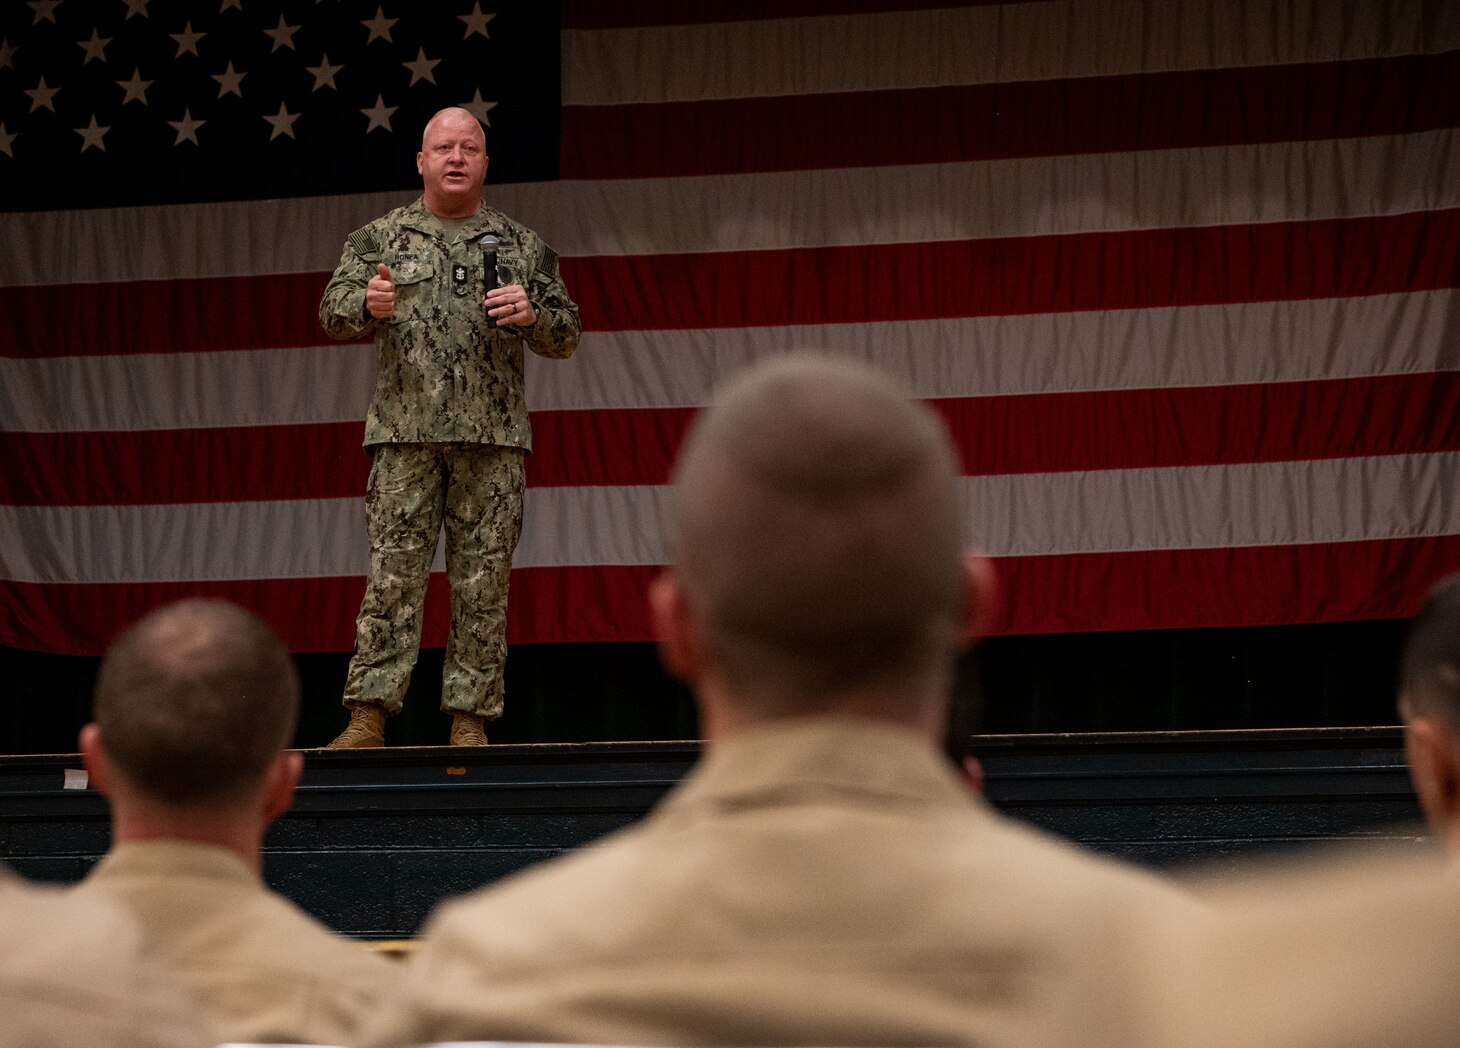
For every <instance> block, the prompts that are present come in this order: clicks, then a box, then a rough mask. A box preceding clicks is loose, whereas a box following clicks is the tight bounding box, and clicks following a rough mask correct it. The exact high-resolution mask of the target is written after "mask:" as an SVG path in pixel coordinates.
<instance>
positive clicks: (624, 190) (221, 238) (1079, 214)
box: [0, 128, 1460, 292]
mask: <svg viewBox="0 0 1460 1048" xmlns="http://www.w3.org/2000/svg"><path fill="white" fill-rule="evenodd" d="M487 196H488V200H489V201H490V202H491V203H492V204H493V205H494V206H496V207H499V208H501V209H502V210H503V211H505V212H506V213H507V214H510V215H512V216H513V217H514V218H517V219H519V220H520V221H523V222H525V223H527V225H529V226H530V227H532V228H533V229H536V230H538V231H539V232H540V233H541V234H542V235H543V236H544V237H545V238H546V239H547V240H548V242H549V243H551V244H552V245H553V246H554V248H555V249H556V250H557V251H558V252H559V253H560V254H561V255H564V256H566V257H580V256H589V255H626V254H628V255H637V254H646V255H647V254H682V253H692V252H713V251H757V250H776V249H783V248H797V247H825V246H842V245H856V244H892V243H923V242H931V241H944V240H967V239H976V238H982V237H1014V236H1045V235H1053V234H1059V233H1107V232H1119V231H1122V230H1128V229H1167V228H1187V227H1192V226H1215V225H1249V224H1253V223H1263V222H1280V221H1295V220H1305V219H1323V218H1357V217H1363V216H1368V215H1395V214H1404V213H1407V212H1412V211H1429V210H1438V209H1442V208H1451V207H1457V206H1460V130H1456V129H1453V128H1450V129H1445V130H1441V131H1431V132H1423V133H1418V134H1411V135H1379V136H1374V137H1372V138H1347V139H1328V140H1320V141H1314V142H1277V143H1270V144H1266V145H1246V146H1224V147H1216V148H1204V149H1172V150H1154V151H1149V152H1128V153H1100V154H1091V155H1081V156H1063V157H1033V158H1019V159H1013V160H990V161H979V162H973V163H954V164H920V165H913V166H908V167H865V168H840V169H829V170H819V171H795V172H784V173H770V174H754V175H726V176H706V177H701V178H664V179H625V180H605V181H568V182H538V183H520V184H515V185H506V186H489V187H488V189H487ZM409 199H410V196H409V194H401V193H389V194H386V193H373V194H367V195H363V196H339V197H317V198H302V199H298V200H266V201H243V202H236V203H222V204H209V205H206V206H203V205H184V206H174V207H146V208H126V209H118V210H112V211H104V210H103V211H97V210H92V211H62V212H35V213H24V212H22V213H10V214H3V215H0V242H4V243H7V244H9V245H11V246H10V247H9V249H8V250H6V251H4V252H0V285H34V284H59V283H81V284H85V283H98V282H107V283H110V282H116V281H130V280H168V279H173V278H176V277H220V276H257V275H262V274H266V273H316V272H317V273H320V274H321V280H320V290H321V292H322V291H323V290H324V274H327V273H329V272H330V271H332V270H333V269H334V267H335V264H336V263H337V262H338V261H339V255H340V249H341V247H342V245H343V244H344V240H345V237H346V236H347V235H348V234H349V232H350V231H351V230H353V229H356V228H358V227H359V226H362V225H364V224H365V223H366V222H369V221H371V220H372V219H374V218H377V217H379V216H380V215H381V214H383V213H384V212H386V211H388V210H389V209H390V208H392V207H396V206H398V205H399V204H402V203H404V202H406V201H407V200H409ZM569 290H570V291H571V288H570V289H569Z"/></svg>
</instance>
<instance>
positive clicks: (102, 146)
mask: <svg viewBox="0 0 1460 1048" xmlns="http://www.w3.org/2000/svg"><path fill="white" fill-rule="evenodd" d="M110 130H111V128H110V127H97V126H96V117H95V116H93V117H92V118H91V124H90V125H89V126H87V127H78V128H76V133H77V134H78V135H80V136H81V151H82V152H83V153H84V152H86V151H87V150H88V149H90V148H91V147H92V146H95V147H96V148H97V149H99V150H101V151H102V152H103V153H105V152H106V143H105V142H103V141H102V140H101V137H102V135H104V134H106V133H107V132H108V131H110Z"/></svg>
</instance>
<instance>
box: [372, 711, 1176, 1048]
mask: <svg viewBox="0 0 1460 1048" xmlns="http://www.w3.org/2000/svg"><path fill="white" fill-rule="evenodd" d="M1194 905H1195V904H1194V903H1192V902H1190V901H1189V900H1188V898H1187V897H1186V896H1185V895H1184V894H1182V893H1179V892H1177V891H1176V890H1175V889H1174V888H1172V887H1169V886H1168V885H1167V884H1166V883H1165V882H1163V881H1160V880H1157V879H1156V878H1154V877H1152V876H1150V875H1148V874H1145V873H1143V872H1140V871H1137V870H1135V869H1132V868H1128V867H1126V866H1124V865H1121V864H1118V863H1116V862H1113V861H1108V860H1106V859H1103V858H1099V857H1096V856H1095V855H1092V854H1088V853H1085V852H1083V851H1080V850H1078V849H1076V848H1074V847H1073V846H1070V845H1068V844H1065V843H1062V842H1059V841H1057V840H1055V839H1053V838H1051V837H1047V836H1045V835H1044V834H1042V833H1040V832H1037V831H1035V830H1032V829H1029V828H1026V827H1024V826H1021V825H1018V824H1015V823H1013V822H1011V821H1008V820H1006V819H1004V818H1003V817H1001V816H999V815H998V814H996V813H995V812H994V811H993V810H992V809H991V808H989V807H988V806H987V805H986V804H985V803H984V802H982V801H981V800H979V799H978V798H976V797H974V796H972V795H971V794H970V792H969V791H968V789H967V787H966V786H965V785H964V784H963V782H962V781H961V780H960V779H959V778H958V777H957V776H956V775H955V774H954V772H953V770H952V768H951V766H949V765H948V764H947V762H946V760H945V759H944V758H943V757H942V755H941V754H938V753H936V752H935V751H934V750H933V749H932V748H931V747H929V746H928V745H927V743H926V742H925V741H924V740H921V739H919V738H917V737H915V736H913V735H912V734H910V733H907V732H905V731H902V730H899V729H896V728H893V727H884V726H879V725H876V724H874V723H872V722H870V721H858V720H851V719H846V720H842V719H832V718H815V719H808V720H803V721H798V722H788V723H783V724H780V725H776V726H772V727H766V728H763V729H759V730H756V731H754V732H753V733H749V734H746V735H744V736H741V737H737V738H736V739H734V740H733V741H729V742H726V743H723V744H720V745H717V746H715V747H714V748H713V749H712V750H710V751H709V753H708V755H707V756H706V758H705V759H704V760H703V761H702V763H701V764H700V766H699V767H698V768H696V769H695V770H694V771H693V772H692V773H691V774H690V775H689V776H688V777H687V779H686V780H685V781H684V782H683V783H682V784H681V785H680V786H679V787H678V788H677V789H676V790H674V791H673V792H672V793H671V795H670V796H669V797H668V798H667V799H666V800H665V802H664V803H663V804H662V805H661V806H660V807H659V808H658V809H657V810H656V811H655V812H654V813H653V814H652V815H651V816H650V817H649V818H648V819H647V820H645V822H643V823H641V824H640V825H639V826H637V827H634V828H631V829H629V830H627V831H624V832H622V833H620V834H618V835H616V836H615V837H613V838H609V839H607V840H605V841H604V842H602V843H600V844H598V845H596V846H593V847H590V848H588V849H585V850H584V851H582V852H579V853H577V854H575V855H572V856H569V857H567V858H565V859H562V860H559V861H555V862H550V863H547V864H544V865H543V866H540V867H538V868H536V869H534V870H530V871H527V872H525V873H524V874H522V875H519V876H518V877H516V878H513V879H511V880H509V881H507V882H503V883H502V884H501V885H499V886H495V887H493V888H489V889H486V890H484V891H482V892H480V893H478V894H477V895H475V896H471V897H468V898H467V899H465V900H463V901H458V902H454V903H449V904H447V905H446V906H445V907H443V908H442V909H441V910H440V911H439V913H438V915H437V916H435V917H434V918H433V919H432V920H431V922H430V923H429V925H428V927H427V930H426V933H425V935H424V938H423V940H422V943H421V948H420V951H419V954H418V956H417V957H416V959H415V961H414V962H413V965H412V968H411V972H410V975H409V977H408V979H407V981H406V982H405V984H404V986H403V990H404V994H403V996H401V997H400V998H397V999H396V1000H394V1001H391V1002H389V1003H388V1004H387V1006H386V1007H385V1008H384V1009H383V1012H382V1014H381V1015H380V1016H379V1017H378V1018H377V1019H376V1020H374V1021H372V1022H371V1023H370V1024H368V1025H367V1027H366V1029H365V1034H364V1041H365V1043H367V1044H385V1045H398V1044H411V1043H421V1042H429V1041H435V1040H443V1041H446V1040H453V1039H494V1040H495V1039H500V1040H508V1041H558V1042H583V1043H597V1044H646V1045H657V1044H681V1045H700V1044H717V1045H785V1044H803V1045H805V1044H821V1045H906V1044H918V1045H941V1044H979V1045H991V1046H992V1045H1005V1046H1007V1045H1029V1046H1034V1045H1038V1046H1041V1048H1052V1046H1057V1045H1064V1044H1077V1045H1081V1046H1086V1048H1088V1046H1091V1045H1107V1044H1109V1045H1115V1044H1119V1045H1122V1048H1126V1046H1129V1045H1131V1044H1140V1043H1146V1037H1145V1030H1144V1025H1143V1024H1144V1021H1145V1020H1144V1012H1143V1011H1142V1010H1141V1009H1140V1008H1139V1007H1138V1006H1137V1002H1138V1001H1139V999H1140V998H1141V997H1142V994H1143V989H1142V984H1143V981H1144V980H1145V979H1146V978H1147V977H1148V976H1149V973H1150V966H1149V964H1148V962H1147V959H1146V945H1147V941H1148V936H1147V928H1148V926H1150V925H1152V924H1153V923H1159V922H1160V921H1161V920H1163V919H1164V918H1165V916H1166V915H1168V913H1169V912H1170V911H1172V910H1183V909H1185V908H1187V907H1189V906H1194Z"/></svg>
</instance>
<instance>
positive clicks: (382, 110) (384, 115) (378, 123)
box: [360, 95, 400, 135]
mask: <svg viewBox="0 0 1460 1048" xmlns="http://www.w3.org/2000/svg"><path fill="white" fill-rule="evenodd" d="M399 108H400V106H388V105H386V104H385V98H384V96H382V95H376V96H375V108H374V109H362V110H360V112H362V113H364V114H365V116H366V117H367V118H368V119H369V120H370V124H369V126H368V127H366V128H365V133H366V134H367V135H368V134H369V133H370V132H372V131H374V130H375V129H376V128H377V127H379V128H384V129H385V130H386V131H389V130H391V127H390V114H392V113H394V112H395V111H396V110H397V109H399Z"/></svg>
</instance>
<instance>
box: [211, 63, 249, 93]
mask: <svg viewBox="0 0 1460 1048" xmlns="http://www.w3.org/2000/svg"><path fill="white" fill-rule="evenodd" d="M246 76H248V74H247V73H239V72H236V71H235V70H234V68H233V59H231V58H230V59H229V60H228V67H227V68H226V69H224V70H223V72H221V73H213V74H212V77H213V79H214V80H216V81H218V97H219V98H222V97H223V96H224V95H237V96H238V97H239V98H242V97H243V86H242V85H243V78H244V77H246Z"/></svg>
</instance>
